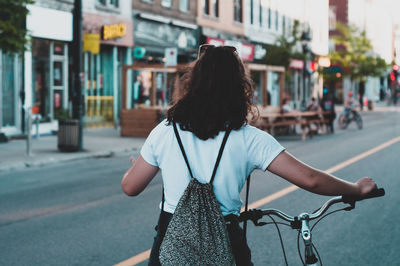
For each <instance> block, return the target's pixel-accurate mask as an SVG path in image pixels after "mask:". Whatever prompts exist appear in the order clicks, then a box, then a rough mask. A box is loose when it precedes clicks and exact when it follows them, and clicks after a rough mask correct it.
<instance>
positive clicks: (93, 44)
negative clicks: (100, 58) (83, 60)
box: [83, 33, 100, 54]
mask: <svg viewBox="0 0 400 266" xmlns="http://www.w3.org/2000/svg"><path fill="white" fill-rule="evenodd" d="M83 51H84V52H91V53H92V54H98V53H99V51H100V34H98V33H85V34H84V35H83Z"/></svg>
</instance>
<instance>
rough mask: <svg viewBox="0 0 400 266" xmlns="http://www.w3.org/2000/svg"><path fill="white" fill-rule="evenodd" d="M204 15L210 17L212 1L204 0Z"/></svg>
mask: <svg viewBox="0 0 400 266" xmlns="http://www.w3.org/2000/svg"><path fill="white" fill-rule="evenodd" d="M203 12H204V15H210V0H203Z"/></svg>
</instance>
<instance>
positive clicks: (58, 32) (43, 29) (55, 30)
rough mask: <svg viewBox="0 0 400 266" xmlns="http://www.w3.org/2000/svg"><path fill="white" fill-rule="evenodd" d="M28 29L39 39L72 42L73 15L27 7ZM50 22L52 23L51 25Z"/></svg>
mask: <svg viewBox="0 0 400 266" xmlns="http://www.w3.org/2000/svg"><path fill="white" fill-rule="evenodd" d="M27 8H28V10H29V13H28V15H27V16H26V28H27V29H28V31H29V35H31V36H33V37H38V38H44V39H52V40H60V41H72V13H71V12H65V11H61V10H55V9H50V8H44V7H40V6H36V5H27ZM49 21H50V23H49Z"/></svg>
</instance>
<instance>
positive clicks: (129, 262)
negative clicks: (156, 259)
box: [115, 249, 151, 266]
mask: <svg viewBox="0 0 400 266" xmlns="http://www.w3.org/2000/svg"><path fill="white" fill-rule="evenodd" d="M150 251H151V250H150V249H148V250H146V251H144V252H142V253H140V254H138V255H136V256H134V257H132V258H130V259H127V260H124V261H123V262H120V263H118V264H115V266H131V265H136V264H139V263H141V262H143V261H145V260H148V259H149V258H150Z"/></svg>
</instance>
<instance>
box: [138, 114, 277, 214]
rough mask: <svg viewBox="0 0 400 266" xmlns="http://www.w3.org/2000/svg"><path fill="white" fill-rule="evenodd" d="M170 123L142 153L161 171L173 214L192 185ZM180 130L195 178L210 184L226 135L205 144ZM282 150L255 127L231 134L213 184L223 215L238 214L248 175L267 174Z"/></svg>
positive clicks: (159, 128) (154, 132) (153, 136)
mask: <svg viewBox="0 0 400 266" xmlns="http://www.w3.org/2000/svg"><path fill="white" fill-rule="evenodd" d="M167 123H168V122H167V121H166V120H164V121H163V122H161V123H160V124H159V125H158V126H157V127H155V128H154V129H153V130H152V131H151V133H150V135H149V136H148V138H147V139H146V142H145V143H144V145H143V147H142V149H141V151H140V154H141V155H142V157H143V159H144V160H145V161H146V162H148V163H149V164H151V165H154V166H157V167H159V168H160V170H161V175H162V178H163V184H164V194H165V203H164V211H166V212H169V213H174V210H175V207H176V205H177V204H178V201H179V199H180V198H181V196H182V195H183V192H184V190H185V189H186V187H187V185H188V184H189V182H190V174H189V170H188V168H187V166H186V163H185V160H184V158H183V155H182V152H181V150H180V148H179V144H178V141H177V139H176V137H175V134H174V129H173V126H172V124H171V125H167ZM177 128H178V132H179V136H180V137H181V139H182V143H183V147H184V149H185V153H186V156H187V158H188V161H189V165H190V168H191V170H192V173H193V176H194V177H195V178H196V179H197V180H199V181H200V182H201V183H206V182H209V181H210V179H211V175H212V171H213V169H214V166H215V161H216V160H217V155H218V151H219V148H220V146H221V143H222V139H223V137H224V135H225V132H220V133H219V134H218V135H217V136H216V137H215V138H213V139H208V140H205V141H204V140H201V139H199V138H197V137H196V136H195V135H194V134H193V133H192V132H190V131H183V130H181V129H180V127H179V126H178V127H177ZM283 150H284V148H283V147H282V146H281V145H280V144H279V143H278V142H277V141H276V140H275V139H274V138H273V137H272V136H271V135H269V134H268V133H266V132H264V131H262V130H259V129H258V128H255V127H253V126H250V125H245V126H243V127H241V128H240V129H239V130H232V131H231V133H230V135H229V137H228V140H227V142H226V145H225V148H224V152H223V154H222V157H221V161H220V163H219V166H218V169H217V173H216V175H215V179H214V182H213V186H214V193H215V196H216V198H217V200H218V202H219V203H220V204H221V211H222V214H223V215H224V216H225V215H228V214H236V215H238V214H239V212H240V208H241V206H242V201H241V200H240V191H241V190H242V188H243V186H244V184H245V182H246V179H247V176H248V175H249V174H250V173H251V172H252V171H253V170H254V169H261V170H264V171H265V170H266V169H267V167H268V165H269V164H270V163H271V162H272V161H273V160H274V159H275V157H276V156H277V155H278V154H279V153H281V152H282V151H283ZM160 206H161V204H160Z"/></svg>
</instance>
